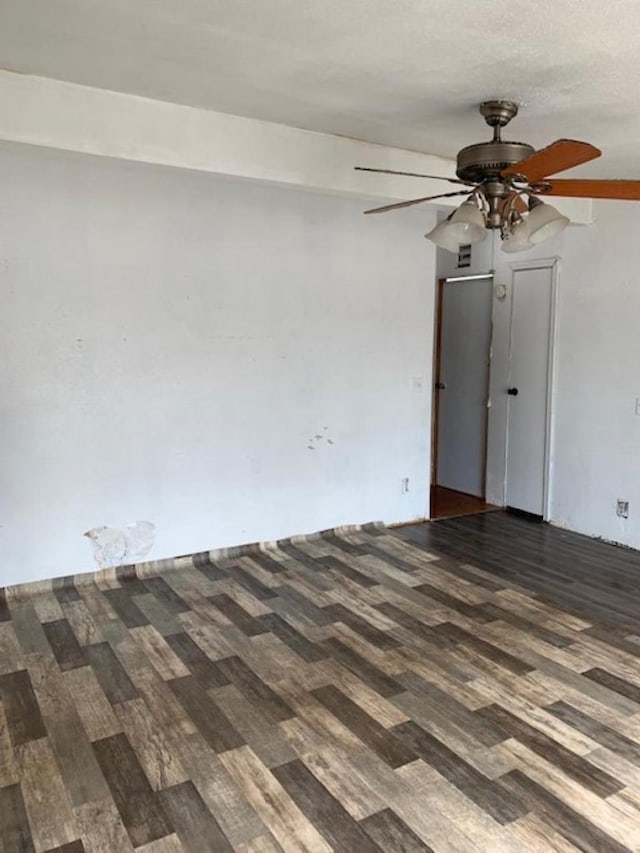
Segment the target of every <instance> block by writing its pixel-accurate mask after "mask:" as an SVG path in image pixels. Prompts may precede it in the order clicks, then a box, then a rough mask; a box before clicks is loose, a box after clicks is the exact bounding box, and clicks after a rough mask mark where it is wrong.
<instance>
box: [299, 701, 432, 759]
mask: <svg viewBox="0 0 640 853" xmlns="http://www.w3.org/2000/svg"><path fill="white" fill-rule="evenodd" d="M311 692H312V695H313V696H314V697H315V698H316V699H318V700H319V701H320V702H322V704H323V705H324V706H325V707H326V708H327V709H328V710H329V711H331V713H332V714H333V715H334V716H335V717H337V719H338V720H340V721H341V722H342V723H343V724H344V725H345V726H347V728H349V729H350V730H351V731H352V732H353V733H354V734H355V735H356V736H357V737H358V738H359V739H360V740H361V741H362V743H363V744H366V745H367V746H368V747H369V748H370V749H372V750H373V751H374V752H375V753H376V755H379V756H380V758H382V759H384V760H385V761H386V762H387V763H388V764H389V765H390V766H391V767H402V765H403V764H407V763H408V762H410V761H414V760H415V759H416V757H417V756H416V753H415V752H414V751H413V750H412V749H411V748H410V747H408V746H406V745H405V744H404V743H403V742H402V741H400V740H398V739H397V738H395V737H394V736H393V734H392V733H391V732H390V731H389V730H387V729H385V728H384V727H383V726H381V725H380V723H378V722H376V720H374V719H373V717H370V716H369V714H367V713H366V711H363V710H362V708H360V706H359V705H356V703H355V702H352V701H351V699H349V698H348V697H347V696H345V694H344V693H342V692H341V691H340V690H338V689H337V688H336V687H333V686H331V685H327V686H326V687H319V688H318V689H317V690H313V691H311Z"/></svg>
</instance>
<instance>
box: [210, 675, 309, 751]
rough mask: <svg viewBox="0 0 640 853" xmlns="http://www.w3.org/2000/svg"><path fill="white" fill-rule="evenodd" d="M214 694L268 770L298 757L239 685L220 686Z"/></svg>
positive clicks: (267, 717)
mask: <svg viewBox="0 0 640 853" xmlns="http://www.w3.org/2000/svg"><path fill="white" fill-rule="evenodd" d="M210 693H211V696H212V698H213V700H214V702H215V703H216V705H218V707H219V708H221V709H222V711H223V713H224V714H225V715H226V716H227V718H228V719H230V720H233V725H234V727H235V728H236V729H237V730H238V732H239V733H240V735H241V736H242V738H243V739H244V741H245V743H247V744H248V745H249V746H250V747H251V749H252V750H253V751H254V752H255V753H256V755H257V756H258V758H259V759H260V760H261V761H262V763H263V764H265V765H266V766H267V767H275V766H277V765H278V764H285V763H286V762H287V761H291V760H293V759H294V758H295V757H296V754H295V752H294V750H293V749H292V748H291V746H290V745H289V743H288V742H287V741H286V739H285V738H284V737H283V734H282V731H281V729H280V727H279V726H277V725H275V723H274V721H273V719H271V718H270V717H269V716H267V715H266V714H265V713H264V711H263V709H262V708H261V707H260V705H259V704H256V703H254V702H253V701H251V700H249V699H247V696H246V695H245V694H243V693H242V691H240V690H239V689H238V688H237V687H236V685H235V684H228V685H227V686H226V687H218V688H217V689H216V690H212V691H210ZM276 722H277V721H276Z"/></svg>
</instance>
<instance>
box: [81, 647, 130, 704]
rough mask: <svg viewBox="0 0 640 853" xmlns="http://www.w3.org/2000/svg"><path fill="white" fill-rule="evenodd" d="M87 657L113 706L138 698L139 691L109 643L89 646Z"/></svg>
mask: <svg viewBox="0 0 640 853" xmlns="http://www.w3.org/2000/svg"><path fill="white" fill-rule="evenodd" d="M87 655H88V657H89V663H90V664H91V667H92V668H93V671H94V673H95V676H96V678H97V679H98V683H99V684H100V687H101V688H102V690H103V691H104V694H105V696H106V697H107V699H108V700H109V702H111V704H112V705H116V704H118V703H119V702H128V701H129V700H130V699H136V698H137V697H138V691H137V690H136V688H135V687H134V686H133V683H132V681H131V679H130V678H129V676H128V675H127V673H126V672H125V670H124V668H123V666H122V664H121V663H120V661H119V660H118V658H117V657H116V655H115V654H114V652H113V649H112V648H111V646H110V645H109V643H97V644H96V645H95V646H87Z"/></svg>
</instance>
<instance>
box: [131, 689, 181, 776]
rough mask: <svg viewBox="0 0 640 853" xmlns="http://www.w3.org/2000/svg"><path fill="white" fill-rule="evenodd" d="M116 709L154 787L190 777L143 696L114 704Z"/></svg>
mask: <svg viewBox="0 0 640 853" xmlns="http://www.w3.org/2000/svg"><path fill="white" fill-rule="evenodd" d="M114 710H115V712H116V714H117V715H118V719H119V720H120V723H121V726H122V731H123V733H124V734H125V735H126V736H127V740H128V741H129V743H130V744H131V746H132V747H133V750H134V752H135V753H136V757H137V758H138V761H139V762H140V764H141V766H142V769H143V770H144V772H145V775H146V777H147V779H148V780H149V784H150V785H151V787H152V788H153V790H154V791H159V790H161V789H163V788H168V787H171V786H173V785H179V784H180V783H182V782H186V781H187V779H188V776H187V774H186V773H185V771H184V769H183V768H182V766H181V764H180V761H179V760H178V758H177V756H176V755H175V753H174V751H173V750H172V748H171V744H170V743H169V741H168V740H167V738H166V736H165V733H164V731H163V729H162V727H161V726H159V725H158V724H157V721H156V720H155V719H154V717H153V715H152V713H151V711H150V709H149V707H148V705H147V704H146V702H145V701H144V699H131V700H130V701H129V702H124V703H122V704H121V705H115V706H114Z"/></svg>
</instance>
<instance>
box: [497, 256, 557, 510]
mask: <svg viewBox="0 0 640 853" xmlns="http://www.w3.org/2000/svg"><path fill="white" fill-rule="evenodd" d="M509 267H510V269H511V305H510V316H509V357H508V358H509V361H508V365H507V377H508V382H510V381H511V355H512V351H513V306H514V303H515V274H516V273H517V272H523V271H525V270H550V271H551V305H550V308H549V343H548V353H547V418H546V427H545V451H544V457H545V458H544V471H543V493H542V517H543V519H544V521H549V520H550V516H551V489H552V476H551V475H552V472H553V462H554V459H553V437H554V436H553V433H554V428H555V408H556V374H557V350H558V347H557V342H558V290H559V287H558V278H559V268H560V258H559V257H558V256H554V257H551V258H538V259H536V260H529V261H522V262H520V263H518V262H515V263H512V264H509ZM510 415H511V400H509V404H508V408H507V418H506V423H505V442H504V446H505V450H504V484H503V489H504V503H505V506H506V505H507V482H508V476H509V470H508V468H509V419H510Z"/></svg>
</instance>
